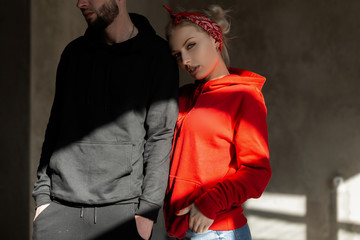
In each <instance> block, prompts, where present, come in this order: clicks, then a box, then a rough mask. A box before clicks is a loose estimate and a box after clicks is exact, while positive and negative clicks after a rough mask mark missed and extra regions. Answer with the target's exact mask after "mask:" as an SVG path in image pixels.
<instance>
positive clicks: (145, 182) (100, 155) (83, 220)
mask: <svg viewBox="0 0 360 240" xmlns="http://www.w3.org/2000/svg"><path fill="white" fill-rule="evenodd" d="M77 6H78V8H79V9H80V10H81V12H82V14H83V15H84V17H85V19H86V21H87V23H88V26H89V27H88V29H87V31H86V32H85V35H84V36H82V37H80V38H78V39H76V40H74V41H72V42H71V43H70V44H69V45H68V46H67V47H66V48H65V50H64V52H63V53H62V56H61V60H60V63H59V66H58V70H57V79H56V92H55V98H54V103H53V106H52V110H51V114H50V119H49V123H48V126H47V129H46V134H45V140H44V143H43V148H42V154H41V158H40V164H39V167H38V172H37V176H38V180H37V181H36V183H35V186H34V191H33V197H34V198H35V201H36V207H37V209H36V213H35V218H34V239H51V240H54V239H77V240H81V239H142V238H143V239H149V238H150V235H151V231H152V226H153V222H154V221H156V218H157V214H158V211H159V209H160V207H161V204H162V201H163V196H164V193H165V188H166V184H167V177H168V168H169V157H170V151H171V145H172V137H173V130H174V126H175V122H176V118H177V112H178V106H177V95H176V94H177V89H178V69H177V65H176V62H175V60H174V59H173V58H172V57H171V55H170V52H169V50H168V45H167V43H166V42H165V41H164V40H163V39H161V38H160V37H158V36H157V35H156V33H155V31H154V30H153V29H152V27H151V26H150V24H149V22H148V21H147V19H146V18H144V17H143V16H140V15H137V14H128V12H127V9H126V0H78V3H77Z"/></svg>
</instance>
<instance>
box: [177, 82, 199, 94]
mask: <svg viewBox="0 0 360 240" xmlns="http://www.w3.org/2000/svg"><path fill="white" fill-rule="evenodd" d="M195 89H196V85H195V84H194V83H189V84H185V85H183V86H181V87H180V88H179V97H189V96H192V95H193V93H194V91H195Z"/></svg>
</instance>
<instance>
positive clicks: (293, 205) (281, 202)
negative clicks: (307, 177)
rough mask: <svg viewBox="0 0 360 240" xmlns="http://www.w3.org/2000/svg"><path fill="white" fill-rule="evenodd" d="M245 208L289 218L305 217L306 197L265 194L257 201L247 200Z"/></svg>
mask: <svg viewBox="0 0 360 240" xmlns="http://www.w3.org/2000/svg"><path fill="white" fill-rule="evenodd" d="M245 207H246V208H247V209H253V210H257V211H264V212H272V213H277V214H285V215H290V216H298V217H305V216H306V196H304V195H293V194H280V193H267V192H265V193H264V194H263V195H262V196H261V198H259V199H249V200H247V201H246V204H245Z"/></svg>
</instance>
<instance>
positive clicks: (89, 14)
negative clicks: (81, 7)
mask: <svg viewBox="0 0 360 240" xmlns="http://www.w3.org/2000/svg"><path fill="white" fill-rule="evenodd" d="M83 15H84V17H85V18H86V19H89V18H91V16H92V15H94V12H91V11H84V12H83Z"/></svg>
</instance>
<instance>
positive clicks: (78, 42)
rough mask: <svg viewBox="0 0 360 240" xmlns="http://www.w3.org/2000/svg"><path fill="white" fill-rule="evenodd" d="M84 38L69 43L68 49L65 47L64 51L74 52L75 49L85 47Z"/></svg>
mask: <svg viewBox="0 0 360 240" xmlns="http://www.w3.org/2000/svg"><path fill="white" fill-rule="evenodd" d="M84 40H85V39H84V36H80V37H78V38H76V39H74V40H72V41H71V42H69V43H68V44H67V45H66V47H65V50H64V51H69V50H72V49H75V48H78V47H80V46H83V45H84Z"/></svg>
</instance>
